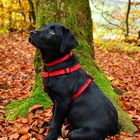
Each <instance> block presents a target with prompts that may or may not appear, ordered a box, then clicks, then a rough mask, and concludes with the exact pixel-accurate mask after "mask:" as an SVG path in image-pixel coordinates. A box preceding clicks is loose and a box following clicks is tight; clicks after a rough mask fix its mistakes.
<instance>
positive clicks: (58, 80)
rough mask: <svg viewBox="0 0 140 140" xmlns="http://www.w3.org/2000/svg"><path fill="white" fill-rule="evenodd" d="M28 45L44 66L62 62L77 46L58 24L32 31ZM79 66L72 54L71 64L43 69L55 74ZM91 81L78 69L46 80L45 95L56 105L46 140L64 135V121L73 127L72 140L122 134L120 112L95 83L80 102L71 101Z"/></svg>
mask: <svg viewBox="0 0 140 140" xmlns="http://www.w3.org/2000/svg"><path fill="white" fill-rule="evenodd" d="M29 41H30V43H32V44H33V45H34V46H35V47H37V48H39V49H40V51H41V54H42V59H43V62H44V63H49V62H52V61H54V60H57V59H59V58H62V57H63V56H65V55H66V54H68V53H69V52H70V51H71V49H73V48H75V47H76V46H77V40H76V38H75V37H74V36H73V34H72V33H71V32H70V31H69V30H68V29H66V28H65V27H64V26H62V25H59V24H56V23H49V24H47V25H46V26H44V27H43V28H41V29H39V30H33V31H31V33H30V37H29ZM77 63H79V60H78V58H77V56H76V55H75V54H73V55H72V57H70V58H69V59H68V60H66V61H64V62H62V63H60V64H57V65H55V66H51V67H46V66H44V68H43V69H44V71H54V70H58V69H62V68H66V67H71V66H74V65H75V64H77ZM88 77H89V75H87V73H86V72H85V71H84V70H82V69H78V70H76V71H74V72H72V73H69V74H64V75H59V76H55V77H49V78H45V79H44V80H43V83H44V86H45V92H47V93H48V94H49V96H50V97H51V99H52V101H53V102H54V104H55V107H54V115H53V119H52V121H51V124H50V131H49V133H48V135H47V136H46V137H45V138H44V139H45V140H56V139H57V138H58V136H60V135H61V127H62V124H63V123H64V120H65V118H67V119H68V121H69V123H70V125H71V130H70V132H69V133H68V138H69V140H103V139H105V138H106V137H107V136H112V135H115V134H117V133H118V132H119V129H118V116H117V111H116V110H115V108H114V106H113V105H112V103H111V102H110V101H109V100H108V99H107V98H106V97H105V96H104V95H103V93H102V92H101V90H100V89H99V88H98V86H97V85H96V84H95V83H94V82H92V83H91V84H90V85H89V86H88V87H87V88H86V89H85V90H84V92H83V93H82V94H81V95H80V96H79V97H78V98H76V99H75V100H72V95H73V94H74V93H75V92H76V91H78V90H79V88H80V87H81V86H82V85H83V84H84V83H85V81H86V79H87V78H88Z"/></svg>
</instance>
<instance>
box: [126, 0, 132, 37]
mask: <svg viewBox="0 0 140 140" xmlns="http://www.w3.org/2000/svg"><path fill="white" fill-rule="evenodd" d="M130 10H131V0H128V8H127V13H126V20H125V23H126V34H125V37H126V38H127V37H128V36H129V14H130Z"/></svg>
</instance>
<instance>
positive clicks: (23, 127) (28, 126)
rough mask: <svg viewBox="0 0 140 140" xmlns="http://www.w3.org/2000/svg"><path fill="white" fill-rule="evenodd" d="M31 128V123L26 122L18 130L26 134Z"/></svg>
mask: <svg viewBox="0 0 140 140" xmlns="http://www.w3.org/2000/svg"><path fill="white" fill-rule="evenodd" d="M29 129H30V125H27V124H26V125H25V124H24V125H23V126H22V127H20V129H19V131H18V132H19V134H21V135H25V134H28V131H29Z"/></svg>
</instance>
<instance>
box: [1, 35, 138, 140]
mask: <svg viewBox="0 0 140 140" xmlns="http://www.w3.org/2000/svg"><path fill="white" fill-rule="evenodd" d="M124 47H125V46H124ZM34 51H35V48H34V47H33V46H31V45H30V44H29V43H28V36H27V34H25V33H23V34H19V33H10V34H8V35H0V54H1V55H0V140H17V139H19V140H29V139H31V140H42V139H43V135H44V134H46V133H47V130H48V128H41V125H42V124H43V122H44V121H45V120H49V119H50V118H51V115H52V114H51V107H50V108H49V109H46V110H45V111H42V107H41V106H40V105H35V106H33V107H31V108H30V110H29V112H28V114H27V116H26V117H25V118H23V117H18V118H17V119H16V120H15V121H11V120H4V119H5V113H6V111H5V109H4V107H5V106H6V105H7V104H8V103H10V102H11V101H12V100H15V99H23V98H29V97H30V91H31V88H32V85H33V81H34V76H35V72H34V67H33V54H34ZM95 53H96V60H97V63H98V64H99V66H100V67H101V69H102V71H103V72H104V73H105V74H106V75H107V77H108V79H109V80H110V81H111V83H112V84H113V85H114V86H116V87H118V88H120V89H121V90H122V91H123V95H119V98H120V101H121V103H122V106H123V109H124V110H125V111H126V112H128V114H129V116H130V117H131V118H132V121H133V122H134V123H135V125H136V126H137V127H138V131H137V133H136V134H135V135H133V136H129V135H128V134H126V133H121V134H119V135H116V136H115V137H112V138H109V139H112V140H140V52H133V53H130V52H129V53H127V52H124V51H120V50H119V51H114V50H109V51H108V50H107V49H103V48H99V47H96V48H95ZM61 139H62V138H61Z"/></svg>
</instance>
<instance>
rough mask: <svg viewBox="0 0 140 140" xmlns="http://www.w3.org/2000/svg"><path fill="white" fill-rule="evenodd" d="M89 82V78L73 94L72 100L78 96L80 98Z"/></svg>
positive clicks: (90, 80)
mask: <svg viewBox="0 0 140 140" xmlns="http://www.w3.org/2000/svg"><path fill="white" fill-rule="evenodd" d="M91 82H92V79H91V78H89V79H87V80H86V82H85V83H84V85H83V86H82V87H81V88H80V89H79V90H78V91H77V92H76V93H74V94H73V96H72V100H75V99H76V98H77V97H78V96H80V95H81V94H82V93H83V91H84V90H85V89H86V88H87V87H88V85H89V84H90V83H91Z"/></svg>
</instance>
